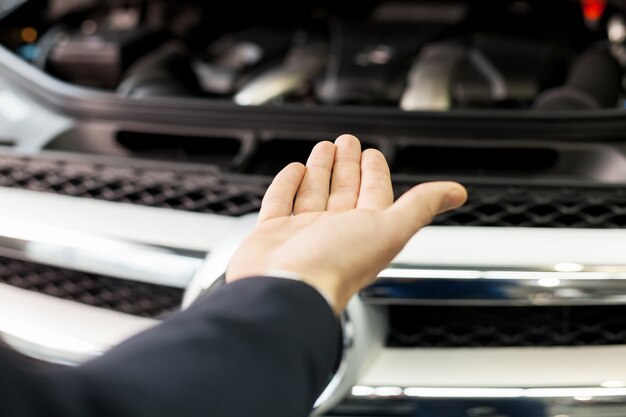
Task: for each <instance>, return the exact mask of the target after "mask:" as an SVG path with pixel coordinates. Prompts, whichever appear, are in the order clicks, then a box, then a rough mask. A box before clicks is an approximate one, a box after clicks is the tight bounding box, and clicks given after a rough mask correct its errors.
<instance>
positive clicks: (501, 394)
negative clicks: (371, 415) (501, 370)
mask: <svg viewBox="0 0 626 417" xmlns="http://www.w3.org/2000/svg"><path fill="white" fill-rule="evenodd" d="M351 395H352V396H355V397H369V398H376V397H421V398H521V397H526V398H577V397H578V398H580V397H583V398H586V397H624V398H626V388H604V387H567V388H553V387H547V388H486V387H481V388H475V387H470V388H468V387H394V386H380V387H371V386H364V385H356V386H354V387H352V391H351Z"/></svg>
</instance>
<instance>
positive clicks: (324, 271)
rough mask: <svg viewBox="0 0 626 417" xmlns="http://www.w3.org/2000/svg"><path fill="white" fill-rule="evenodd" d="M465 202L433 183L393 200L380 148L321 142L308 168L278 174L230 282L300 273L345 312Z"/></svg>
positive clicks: (459, 191) (453, 188) (454, 187)
mask: <svg viewBox="0 0 626 417" xmlns="http://www.w3.org/2000/svg"><path fill="white" fill-rule="evenodd" d="M466 198H467V192H466V191H465V189H464V188H463V187H462V186H461V185H459V184H457V183H454V182H431V183H424V184H421V185H418V186H416V187H414V188H413V189H411V190H410V191H408V192H407V193H405V194H404V195H403V196H402V197H401V198H400V199H398V201H396V202H395V203H394V202H393V189H392V186H391V176H390V174H389V166H388V165H387V162H386V161H385V157H384V156H383V155H382V154H381V153H380V152H379V151H377V150H373V149H368V150H366V151H365V152H363V153H361V144H360V143H359V141H358V139H357V138H355V137H354V136H351V135H342V136H340V137H339V138H338V139H337V140H336V141H335V143H334V144H333V143H331V142H320V143H318V144H317V145H316V146H315V147H314V148H313V150H312V151H311V155H310V156H309V159H308V161H307V164H306V167H305V166H304V165H302V164H300V163H292V164H290V165H288V166H287V167H285V168H284V169H283V170H282V171H280V172H279V173H278V175H276V178H274V181H273V182H272V184H271V185H270V187H269V188H268V190H267V193H266V194H265V197H264V198H263V203H262V205H261V211H260V213H259V220H258V224H257V226H256V228H255V229H254V231H253V232H252V234H251V235H250V236H249V237H248V238H247V239H246V240H245V241H244V242H243V244H242V245H241V247H239V249H238V250H237V252H236V253H235V255H234V256H233V258H232V260H231V262H230V265H229V267H228V271H227V272H226V280H227V281H228V282H230V281H234V280H237V279H240V278H245V277H249V276H254V275H264V274H267V273H268V272H270V271H272V270H282V271H289V272H293V273H296V274H298V275H300V276H301V277H302V278H303V280H304V281H305V282H306V283H308V284H310V285H311V286H313V287H315V288H317V289H318V290H319V291H320V292H322V293H323V294H325V295H326V296H327V297H329V298H330V301H331V303H332V304H333V307H334V309H335V311H336V312H337V313H339V312H340V311H342V310H343V309H344V308H345V307H346V305H347V303H348V301H349V300H350V298H351V297H352V296H353V295H354V294H356V293H357V292H358V291H359V290H361V289H362V288H364V287H365V286H367V285H369V284H371V283H372V282H373V281H374V280H375V279H376V276H377V275H378V273H379V272H380V271H382V270H383V269H384V268H385V267H386V266H387V265H388V264H389V263H390V262H391V261H392V260H393V258H394V257H395V256H396V255H397V254H398V253H399V252H400V250H402V248H403V247H404V246H405V245H406V243H407V242H408V241H409V239H411V237H413V235H414V234H415V233H417V232H418V231H419V230H420V229H421V228H422V227H424V226H425V225H427V224H429V223H430V222H431V221H432V219H433V217H434V216H435V215H436V214H437V213H441V212H443V211H446V210H450V209H454V208H457V207H459V206H460V205H462V204H463V203H464V202H465V200H466Z"/></svg>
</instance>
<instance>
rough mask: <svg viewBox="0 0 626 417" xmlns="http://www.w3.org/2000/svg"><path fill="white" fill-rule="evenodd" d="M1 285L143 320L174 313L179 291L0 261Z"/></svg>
mask: <svg viewBox="0 0 626 417" xmlns="http://www.w3.org/2000/svg"><path fill="white" fill-rule="evenodd" d="M0 283H3V284H8V285H12V286H15V287H19V288H23V289H26V290H31V291H36V292H39V293H42V294H46V295H50V296H53V297H58V298H63V299H65V300H71V301H77V302H79V303H82V304H88V305H91V306H95V307H102V308H106V309H109V310H115V311H120V312H123V313H128V314H133V315H137V316H143V317H156V316H159V315H161V314H164V313H167V312H170V311H173V310H175V309H177V308H178V307H179V306H180V304H181V302H182V297H183V291H182V290H180V289H178V288H170V287H163V286H159V285H153V284H147V283H141V282H134V281H126V280H121V279H116V278H110V277H105V276H100V275H95V274H87V273H84V272H77V271H70V270H67V269H61V268H55V267H51V266H46V265H41V264H36V263H31V262H24V261H18V260H15V259H10V258H4V257H0Z"/></svg>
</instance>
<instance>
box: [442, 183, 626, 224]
mask: <svg viewBox="0 0 626 417" xmlns="http://www.w3.org/2000/svg"><path fill="white" fill-rule="evenodd" d="M468 192H469V200H468V202H467V204H466V205H465V206H464V207H461V208H460V209H458V210H455V211H453V212H449V213H446V214H443V215H441V216H439V217H438V218H437V219H436V220H435V222H434V224H438V225H447V226H504V227H555V228H621V227H625V226H626V189H624V188H618V187H610V188H609V187H607V188H600V187H575V188H574V187H559V186H553V187H552V186H551V187H537V186H532V187H531V186H506V187H505V186H484V185H481V186H471V185H470V186H469V187H468Z"/></svg>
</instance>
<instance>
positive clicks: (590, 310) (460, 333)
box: [387, 306, 626, 348]
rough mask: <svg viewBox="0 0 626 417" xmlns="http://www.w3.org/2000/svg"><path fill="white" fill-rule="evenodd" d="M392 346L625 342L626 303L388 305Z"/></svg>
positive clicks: (575, 344) (562, 344) (435, 346)
mask: <svg viewBox="0 0 626 417" xmlns="http://www.w3.org/2000/svg"><path fill="white" fill-rule="evenodd" d="M389 313H390V318H389V320H390V321H389V322H390V331H389V334H388V338H387V344H388V345H389V346H393V347H422V348H440V347H505V346H583V345H584V346H594V345H616V344H626V306H576V307H545V306H543V307H539V306H535V307H451V306H446V307H432V306H428V307H422V306H390V307H389Z"/></svg>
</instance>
